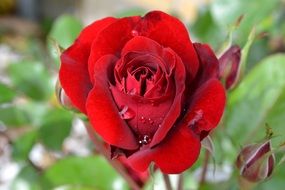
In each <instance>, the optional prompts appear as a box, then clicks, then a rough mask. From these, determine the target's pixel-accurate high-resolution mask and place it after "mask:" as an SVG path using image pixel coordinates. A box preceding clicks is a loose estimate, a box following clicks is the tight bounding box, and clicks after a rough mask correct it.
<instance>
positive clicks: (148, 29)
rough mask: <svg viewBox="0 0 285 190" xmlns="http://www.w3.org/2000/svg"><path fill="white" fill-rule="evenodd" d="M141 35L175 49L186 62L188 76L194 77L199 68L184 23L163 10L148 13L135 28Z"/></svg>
mask: <svg viewBox="0 0 285 190" xmlns="http://www.w3.org/2000/svg"><path fill="white" fill-rule="evenodd" d="M135 30H136V31H137V32H138V34H139V35H141V36H146V37H148V38H151V39H153V40H154V41H156V42H158V43H159V44H161V45H163V46H164V47H170V48H171V49H173V50H174V51H175V52H176V53H177V54H178V55H179V57H181V59H182V61H183V63H184V64H185V67H186V71H187V76H190V77H192V78H194V77H195V76H196V73H197V71H198V68H199V62H198V58H197V55H196V53H195V49H194V48H193V45H192V42H191V40H190V38H189V34H188V31H187V29H186V27H185V26H184V24H183V23H182V22H181V21H179V20H178V19H177V18H175V17H172V16H170V15H168V14H166V13H164V12H161V11H152V12H149V13H148V14H146V15H145V16H144V17H143V18H142V19H141V21H140V22H139V24H138V26H137V27H136V28H135Z"/></svg>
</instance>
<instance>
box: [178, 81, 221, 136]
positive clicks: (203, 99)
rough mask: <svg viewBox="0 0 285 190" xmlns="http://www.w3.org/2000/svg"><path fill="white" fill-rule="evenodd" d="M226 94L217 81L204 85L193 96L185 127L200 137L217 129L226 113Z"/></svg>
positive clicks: (184, 121) (184, 120)
mask: <svg viewBox="0 0 285 190" xmlns="http://www.w3.org/2000/svg"><path fill="white" fill-rule="evenodd" d="M225 102H226V94H225V90H224V88H223V85H222V84H221V83H220V81H218V80H217V79H210V80H208V81H207V82H206V83H204V84H203V85H202V86H201V87H200V88H199V89H197V91H196V93H195V94H194V96H193V100H192V103H191V105H190V107H189V109H188V110H189V111H188V113H186V116H185V118H184V119H183V123H184V125H187V126H188V127H190V128H192V129H193V130H194V131H195V132H196V133H197V134H198V135H203V134H201V133H202V132H205V131H210V130H211V129H213V128H215V127H216V126H217V125H218V123H219V121H220V119H221V117H222V115H223V112H224V108H225Z"/></svg>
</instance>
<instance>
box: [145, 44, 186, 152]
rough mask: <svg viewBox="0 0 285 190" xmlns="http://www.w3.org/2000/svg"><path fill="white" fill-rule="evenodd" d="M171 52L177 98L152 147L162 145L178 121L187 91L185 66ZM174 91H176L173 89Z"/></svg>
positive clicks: (152, 142) (157, 132)
mask: <svg viewBox="0 0 285 190" xmlns="http://www.w3.org/2000/svg"><path fill="white" fill-rule="evenodd" d="M168 51H169V52H171V53H172V55H173V56H174V59H175V71H174V80H175V98H174V100H173V103H172V106H171V108H170V110H169V112H168V113H167V115H166V116H165V119H164V120H163V122H162V124H161V127H160V128H159V129H158V130H157V131H156V133H155V135H154V136H153V139H152V141H151V147H153V146H155V145H157V144H158V143H160V142H161V141H162V140H163V139H164V137H165V136H166V135H167V133H168V132H169V130H170V129H171V128H172V127H173V125H174V123H175V122H176V120H177V119H178V117H179V115H180V113H181V110H182V109H181V107H182V101H183V99H182V98H183V94H184V90H185V81H186V73H185V68H184V65H183V63H182V61H181V59H180V58H179V57H178V56H177V55H176V54H175V52H173V51H172V50H170V49H168ZM173 90H174V89H173Z"/></svg>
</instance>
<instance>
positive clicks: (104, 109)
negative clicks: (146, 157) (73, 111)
mask: <svg viewBox="0 0 285 190" xmlns="http://www.w3.org/2000/svg"><path fill="white" fill-rule="evenodd" d="M116 60H117V58H116V57H115V56H113V55H106V56H103V57H102V58H100V59H99V60H98V61H97V63H96V64H95V67H94V87H93V89H92V90H91V92H90V93H89V96H88V99H87V104H86V108H87V113H88V118H89V119H90V122H91V124H92V126H93V127H94V129H95V130H96V132H97V133H98V134H99V135H100V136H101V137H102V138H103V139H104V141H106V142H107V143H109V144H111V145H114V146H117V147H120V148H123V149H130V150H134V149H136V148H138V143H137V141H136V138H135V136H134V135H133V133H132V131H131V129H130V128H129V127H128V125H127V124H126V122H125V121H124V120H123V119H122V118H121V117H120V114H119V110H118V108H117V105H116V104H115V103H114V100H113V97H112V95H111V92H110V89H109V82H110V80H111V77H112V75H113V69H114V66H115V62H116Z"/></svg>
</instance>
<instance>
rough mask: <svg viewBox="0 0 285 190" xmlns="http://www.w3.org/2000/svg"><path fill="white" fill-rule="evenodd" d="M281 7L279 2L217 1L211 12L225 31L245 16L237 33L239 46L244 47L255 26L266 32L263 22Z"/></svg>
mask: <svg viewBox="0 0 285 190" xmlns="http://www.w3.org/2000/svg"><path fill="white" fill-rule="evenodd" d="M260 5H262V6H260ZM279 5H280V1H279V0H272V1H268V0H258V1H248V0H239V1H232V0H216V1H213V3H212V7H211V12H212V15H213V18H214V20H215V21H216V22H217V23H218V24H219V25H220V26H221V27H223V29H224V30H226V29H227V27H229V26H230V25H232V24H233V23H234V22H235V20H236V19H237V18H238V17H239V16H240V15H244V19H243V21H242V23H241V25H240V27H239V28H238V29H237V33H236V34H237V36H238V42H239V44H240V45H243V44H244V43H245V41H246V39H247V36H248V34H249V32H250V30H251V28H252V27H253V26H254V25H258V24H260V26H259V27H260V29H261V30H264V27H263V26H262V21H263V20H265V19H266V18H267V17H269V16H271V14H272V13H273V12H274V11H275V10H276V8H277V7H278V6H279Z"/></svg>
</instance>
